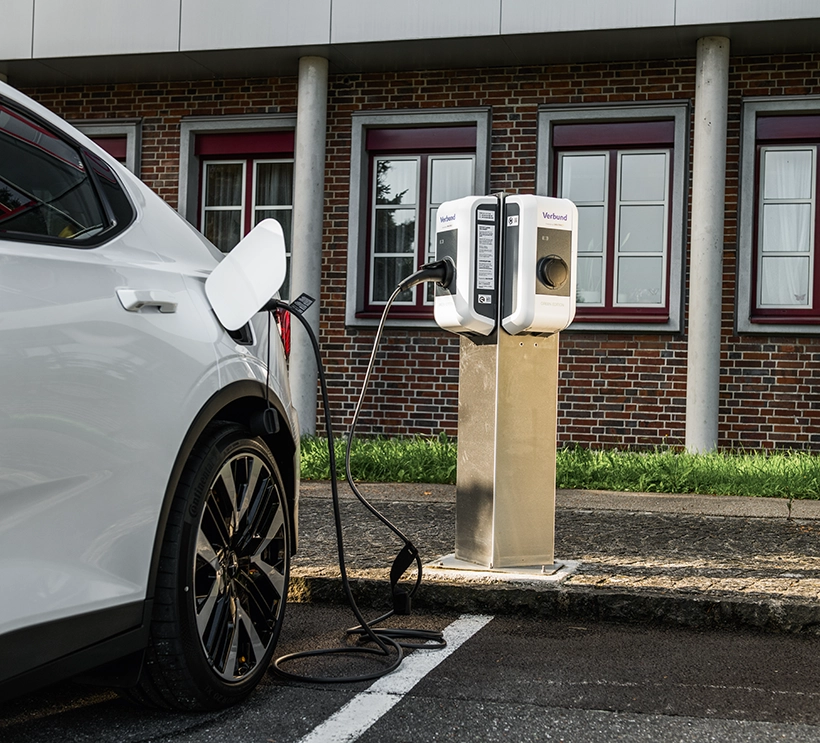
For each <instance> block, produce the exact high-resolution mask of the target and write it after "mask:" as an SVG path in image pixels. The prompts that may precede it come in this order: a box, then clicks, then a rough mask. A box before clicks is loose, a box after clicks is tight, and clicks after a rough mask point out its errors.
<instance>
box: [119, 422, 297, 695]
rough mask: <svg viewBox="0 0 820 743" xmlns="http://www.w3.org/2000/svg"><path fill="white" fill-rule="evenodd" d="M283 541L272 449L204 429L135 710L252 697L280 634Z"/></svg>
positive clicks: (231, 431)
mask: <svg viewBox="0 0 820 743" xmlns="http://www.w3.org/2000/svg"><path fill="white" fill-rule="evenodd" d="M234 494H235V495H234ZM289 537H290V521H289V518H288V512H287V499H286V497H285V491H284V487H283V485H282V478H281V476H280V474H279V469H278V468H277V466H276V461H275V459H274V457H273V455H272V454H271V452H270V449H268V447H267V446H266V445H265V443H264V442H263V441H262V440H261V439H259V438H256V437H254V436H253V435H252V434H250V433H249V432H248V431H246V430H245V429H244V428H242V427H240V426H237V425H234V424H227V423H222V424H214V425H212V426H211V427H209V429H208V430H206V432H205V434H204V435H203V437H202V438H201V439H200V441H199V443H198V444H197V446H196V447H195V449H194V451H193V452H192V454H191V457H190V459H189V460H188V463H187V465H186V468H185V471H184V472H183V476H182V478H181V480H180V483H179V487H178V488H177V492H176V495H175V497H174V501H173V504H172V506H171V512H170V514H169V518H168V525H167V527H166V530H165V538H164V541H163V544H162V553H161V557H160V565H159V573H158V576H157V584H156V591H155V601H154V616H153V620H152V623H151V640H150V645H149V647H148V649H147V651H146V660H145V665H144V667H143V671H142V674H141V678H140V682H139V685H138V686H137V687H136V688H135V689H133V690H131V692H130V697H131V698H132V699H133V700H134V701H137V702H140V703H142V704H149V705H153V706H158V707H164V708H169V709H182V710H213V709H220V708H223V707H227V706H229V705H231V704H234V703H236V702H238V701H240V700H242V699H244V698H245V697H246V696H247V695H248V694H250V692H251V691H252V690H253V689H254V687H255V686H256V685H257V683H258V682H259V680H260V679H261V678H262V676H263V675H264V673H265V671H266V670H267V668H268V666H269V664H270V660H271V656H272V655H273V652H274V650H275V648H276V642H277V640H278V637H279V632H280V630H281V627H282V621H283V618H284V611H285V602H286V599H287V585H288V575H289V569H290V555H289V544H290V539H289Z"/></svg>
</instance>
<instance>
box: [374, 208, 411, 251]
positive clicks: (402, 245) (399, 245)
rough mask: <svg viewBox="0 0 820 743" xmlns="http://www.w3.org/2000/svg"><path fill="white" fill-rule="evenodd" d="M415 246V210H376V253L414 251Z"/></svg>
mask: <svg viewBox="0 0 820 743" xmlns="http://www.w3.org/2000/svg"><path fill="white" fill-rule="evenodd" d="M415 247H416V210H415V209H379V210H378V211H376V243H375V245H374V246H373V250H374V252H376V253H414V252H415Z"/></svg>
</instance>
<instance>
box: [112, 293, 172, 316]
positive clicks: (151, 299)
mask: <svg viewBox="0 0 820 743" xmlns="http://www.w3.org/2000/svg"><path fill="white" fill-rule="evenodd" d="M117 298H118V299H119V300H120V304H122V306H123V307H124V308H125V309H126V310H127V311H128V312H139V311H140V310H142V309H145V308H153V309H157V310H159V311H160V312H162V313H164V314H167V313H170V312H176V311H177V302H176V297H175V296H174V295H173V294H171V292H166V291H151V290H149V289H117Z"/></svg>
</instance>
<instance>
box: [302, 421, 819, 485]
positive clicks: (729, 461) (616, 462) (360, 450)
mask: <svg viewBox="0 0 820 743" xmlns="http://www.w3.org/2000/svg"><path fill="white" fill-rule="evenodd" d="M456 454H457V444H456V440H455V439H453V438H448V437H447V436H445V435H442V436H439V437H438V438H423V437H413V438H401V439H384V438H376V439H356V440H355V441H354V442H353V451H352V452H351V458H350V459H351V468H352V471H353V476H354V478H355V479H356V480H359V481H363V482H430V483H455V481H456ZM336 457H337V460H338V462H339V467H340V472H342V471H343V469H344V442H343V441H339V442H338V443H337V448H336ZM302 477H303V478H304V479H306V480H326V479H328V478H329V477H330V468H329V465H328V456H327V442H326V440H325V439H321V438H312V437H306V438H305V439H303V440H302ZM556 483H557V485H558V487H559V488H580V489H587V490H620V491H630V492H650V493H703V494H712V495H751V496H769V497H780V498H813V499H820V456H818V455H816V454H810V453H806V452H780V453H768V454H764V453H746V452H725V453H724V452H721V453H714V454H687V453H685V452H675V451H673V450H670V449H659V450H656V451H650V452H635V451H618V450H605V451H592V450H589V449H584V448H581V447H570V448H566V449H562V450H559V452H558V463H557V472H556Z"/></svg>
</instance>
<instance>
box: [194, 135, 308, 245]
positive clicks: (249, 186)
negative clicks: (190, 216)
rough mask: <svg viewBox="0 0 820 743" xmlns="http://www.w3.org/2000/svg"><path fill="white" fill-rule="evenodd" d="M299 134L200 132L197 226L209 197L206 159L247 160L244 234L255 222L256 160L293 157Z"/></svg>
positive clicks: (197, 148) (198, 137) (195, 145)
mask: <svg viewBox="0 0 820 743" xmlns="http://www.w3.org/2000/svg"><path fill="white" fill-rule="evenodd" d="M294 142H295V134H294V132H292V131H282V132H231V133H226V134H198V135H197V136H196V140H195V143H194V154H196V156H197V157H198V158H199V162H200V167H199V184H198V198H197V205H198V206H197V216H196V226H197V228H198V229H200V230H202V229H203V227H204V225H203V224H202V199H203V198H204V196H205V184H204V182H203V173H204V171H205V167H204V165H205V163H206V162H215V161H219V160H244V161H245V183H244V188H245V198H244V210H243V211H244V213H243V215H242V216H243V219H242V224H243V231H242V234H243V236H244V235H246V234H248V232H250V230H251V226H252V225H253V163H254V162H255V161H256V160H264V159H271V160H275V159H279V158H281V159H287V158H293V150H294Z"/></svg>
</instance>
